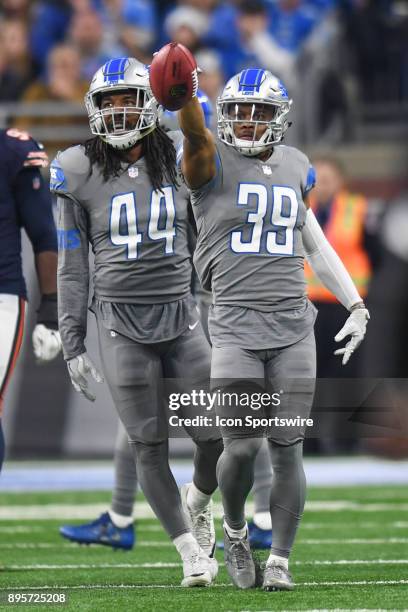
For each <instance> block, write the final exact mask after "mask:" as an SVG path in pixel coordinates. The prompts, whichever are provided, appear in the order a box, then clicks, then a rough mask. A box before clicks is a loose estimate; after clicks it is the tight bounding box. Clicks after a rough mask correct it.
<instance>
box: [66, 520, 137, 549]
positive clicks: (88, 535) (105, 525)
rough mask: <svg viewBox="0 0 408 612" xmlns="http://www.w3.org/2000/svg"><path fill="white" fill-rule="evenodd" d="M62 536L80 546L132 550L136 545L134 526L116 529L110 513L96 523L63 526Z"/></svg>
mask: <svg viewBox="0 0 408 612" xmlns="http://www.w3.org/2000/svg"><path fill="white" fill-rule="evenodd" d="M59 532H60V534H61V535H62V536H63V537H64V538H67V539H68V540H71V541H72V542H78V544H104V545H105V546H111V547H112V548H122V549H123V550H131V549H132V548H133V546H134V543H135V530H134V528H133V525H129V526H128V527H124V528H123V529H121V528H120V527H116V525H114V524H113V523H112V520H111V518H110V516H109V513H108V512H104V513H103V514H101V516H100V517H99V518H97V519H96V521H93V522H92V523H86V524H85V525H63V526H62V527H60V530H59Z"/></svg>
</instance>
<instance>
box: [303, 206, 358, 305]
mask: <svg viewBox="0 0 408 612" xmlns="http://www.w3.org/2000/svg"><path fill="white" fill-rule="evenodd" d="M302 240H303V246H304V249H305V254H306V258H307V260H308V262H309V263H310V265H311V267H312V268H313V271H314V273H315V274H316V276H318V277H319V279H320V281H321V282H322V283H323V284H324V286H325V287H326V289H328V290H329V291H331V292H332V293H333V295H335V296H336V298H337V299H338V300H339V302H340V303H341V304H343V306H344V307H345V308H347V310H350V308H351V307H352V306H353V305H354V304H357V303H358V302H362V299H361V297H360V295H359V293H358V291H357V289H356V286H355V285H354V283H353V280H352V278H351V276H350V274H349V273H348V272H347V270H346V268H345V266H344V264H343V262H342V261H341V259H340V257H339V256H338V255H337V253H336V251H335V250H334V249H333V247H332V246H331V244H330V242H329V241H328V240H327V238H326V236H325V235H324V233H323V230H322V228H321V227H320V225H319V223H318V221H317V219H316V217H315V215H314V213H313V211H312V210H310V209H309V210H308V211H307V215H306V223H305V226H304V228H303V231H302Z"/></svg>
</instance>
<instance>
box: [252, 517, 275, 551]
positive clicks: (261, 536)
mask: <svg viewBox="0 0 408 612" xmlns="http://www.w3.org/2000/svg"><path fill="white" fill-rule="evenodd" d="M248 534H249V543H250V544H251V548H252V549H253V550H262V549H266V548H270V547H271V546H272V530H271V529H260V527H257V526H256V525H255V523H254V522H253V521H251V522H250V523H248Z"/></svg>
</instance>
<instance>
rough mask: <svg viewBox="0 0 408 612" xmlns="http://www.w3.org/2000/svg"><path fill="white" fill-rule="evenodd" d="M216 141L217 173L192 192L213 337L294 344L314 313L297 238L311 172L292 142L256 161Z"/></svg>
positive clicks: (198, 262)
mask: <svg viewBox="0 0 408 612" xmlns="http://www.w3.org/2000/svg"><path fill="white" fill-rule="evenodd" d="M216 146H217V174H216V176H215V178H214V179H213V180H212V181H210V182H209V183H208V184H206V185H204V186H203V187H202V188H200V189H197V190H193V191H192V193H191V201H192V204H193V211H194V216H195V218H196V223H197V230H198V240H197V247H196V251H195V254H194V263H195V266H196V269H197V272H198V275H199V277H200V280H201V283H202V284H203V286H204V287H205V288H206V289H209V288H211V289H212V292H213V302H214V306H213V308H212V310H211V312H210V319H209V323H210V332H211V335H212V340H213V342H214V344H215V345H216V346H217V345H219V346H220V345H225V344H226V343H230V344H231V343H233V344H234V343H235V344H239V345H240V346H243V347H248V348H272V347H277V346H285V345H289V344H292V343H294V342H297V341H298V340H299V339H300V338H302V337H305V336H306V335H307V334H308V333H309V332H310V327H311V325H313V322H314V318H315V312H314V309H313V307H312V306H311V304H310V303H309V302H308V300H307V298H306V281H305V276H304V269H303V266H304V251H303V244H302V236H301V231H302V228H303V226H304V223H305V218H306V206H305V204H304V202H303V196H304V194H305V193H306V192H307V191H308V189H309V188H310V187H311V186H313V183H314V181H313V175H314V171H313V169H312V168H311V166H310V163H309V160H308V159H307V157H306V156H305V155H304V154H303V153H301V152H300V151H298V150H297V149H294V148H292V147H287V146H284V145H280V146H277V147H275V148H274V151H273V153H272V155H271V157H270V158H269V159H268V160H267V161H265V162H262V161H261V160H260V159H258V158H255V157H254V158H251V157H245V156H243V155H242V154H240V153H238V152H237V151H236V150H235V149H233V148H232V147H229V146H227V145H225V144H224V143H222V142H221V141H219V140H217V142H216ZM247 309H251V311H250V312H249V311H247ZM254 311H255V312H254ZM282 312H285V313H289V314H287V316H286V315H284V316H282V315H281V313H282Z"/></svg>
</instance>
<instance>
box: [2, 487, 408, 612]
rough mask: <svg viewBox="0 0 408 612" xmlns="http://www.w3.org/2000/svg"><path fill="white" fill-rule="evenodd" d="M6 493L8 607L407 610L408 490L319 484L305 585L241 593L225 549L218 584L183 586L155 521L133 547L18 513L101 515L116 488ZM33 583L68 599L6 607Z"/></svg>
mask: <svg viewBox="0 0 408 612" xmlns="http://www.w3.org/2000/svg"><path fill="white" fill-rule="evenodd" d="M0 496H1V502H0V510H1V509H6V510H10V513H9V518H7V519H4V520H0V589H1V590H0V597H2V598H3V603H2V604H0V608H1V609H10V610H16V609H21V610H28V609H36V610H50V609H57V608H58V609H64V610H80V611H87V610H90V611H91V610H92V611H97V612H102V611H105V610H107V611H110V612H112V611H118V612H121V611H122V610H130V611H132V610H146V611H150V610H158V611H159V612H167V611H173V610H175V611H177V612H182V611H195V610H205V611H213V610H216V611H217V612H221V611H227V610H234V611H235V610H264V611H265V610H322V609H326V610H327V609H353V610H355V609H393V610H395V609H399V610H403V609H405V610H407V609H408V490H407V489H406V488H404V487H355V488H333V489H327V488H325V489H311V490H310V491H309V494H308V506H307V509H306V512H305V515H304V519H303V522H302V525H301V528H300V531H299V534H298V538H297V542H296V546H295V549H294V551H293V555H292V560H291V569H292V573H293V575H294V578H295V581H296V583H297V587H296V589H295V591H294V592H292V593H264V592H262V591H261V590H259V589H253V590H250V591H239V590H237V589H236V588H234V587H232V586H231V585H230V583H229V579H228V577H227V574H226V572H225V570H224V568H223V564H222V551H218V553H217V556H218V560H219V561H220V572H219V574H218V578H217V580H216V583H215V585H214V586H213V587H210V588H207V589H183V588H180V587H179V583H180V580H181V577H182V574H181V566H180V565H179V560H178V556H177V554H176V552H175V550H174V548H173V546H172V545H171V544H170V543H169V541H168V539H167V538H166V536H165V535H164V534H163V532H162V531H161V528H160V526H159V524H158V522H157V521H155V520H152V519H143V520H139V521H138V525H137V534H138V545H137V546H136V548H135V549H134V550H133V551H131V552H127V553H126V552H122V551H118V552H114V551H112V550H111V549H110V548H107V547H101V546H90V547H86V546H83V547H80V546H78V545H75V544H70V543H69V542H67V541H65V540H63V539H62V538H61V537H60V536H59V535H58V526H59V525H60V524H61V523H63V522H70V521H67V520H66V519H65V518H64V519H63V520H58V519H55V518H53V519H47V520H39V519H37V518H36V519H25V520H23V519H21V518H19V516H21V514H22V513H26V514H27V516H30V515H31V516H33V515H34V516H38V512H39V511H41V510H42V508H41V507H42V506H43V507H44V514H46V515H47V516H54V517H55V516H58V512H59V511H60V512H61V513H62V512H64V513H65V514H64V516H67V512H68V514H69V508H70V507H71V508H74V509H75V511H76V512H77V516H78V512H79V511H80V509H81V506H82V507H84V508H85V507H87V508H88V512H89V506H90V505H91V509H93V508H92V506H93V504H95V509H96V511H97V512H96V514H97V513H98V512H99V511H100V509H101V506H100V504H101V503H103V502H106V503H107V504H108V502H109V494H107V493H79V492H72V493H69V492H64V493H30V494H18V493H6V494H0ZM39 506H40V508H38V507H39ZM218 510H219V508H218ZM13 513H14V514H15V516H14V519H13V520H12V518H11V517H12V515H13ZM33 513H34V514H33ZM36 513H37V514H36ZM2 516H3V517H4V516H5V515H4V513H3V515H2ZM74 522H75V521H74ZM79 522H81V521H79ZM219 526H220V521H219V520H218V521H217V527H218V528H219ZM218 532H219V529H218ZM263 556H264V557H265V556H266V553H265V555H263ZM29 588H37V589H41V590H42V591H46V592H51V590H55V592H58V593H65V594H66V595H67V597H68V599H69V602H68V605H65V606H63V607H62V606H58V605H56V604H47V605H40V604H36V605H35V606H33V605H31V606H30V605H24V606H21V605H13V606H12V605H7V604H5V603H4V597H5V595H6V590H7V589H9V591H8V592H10V589H11V591H12V592H14V591H24V592H27V589H29Z"/></svg>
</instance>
